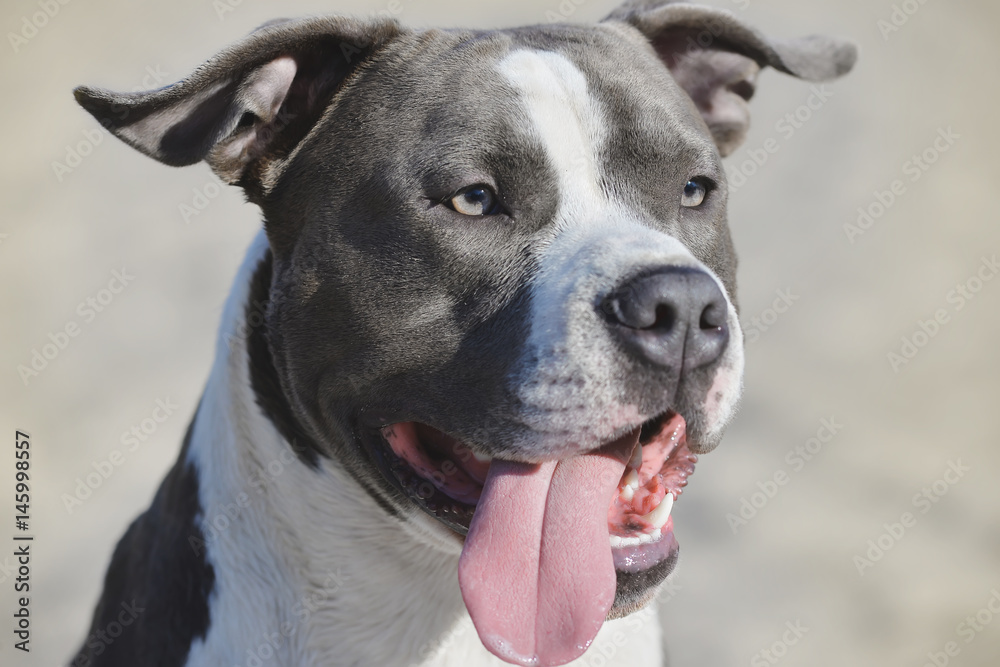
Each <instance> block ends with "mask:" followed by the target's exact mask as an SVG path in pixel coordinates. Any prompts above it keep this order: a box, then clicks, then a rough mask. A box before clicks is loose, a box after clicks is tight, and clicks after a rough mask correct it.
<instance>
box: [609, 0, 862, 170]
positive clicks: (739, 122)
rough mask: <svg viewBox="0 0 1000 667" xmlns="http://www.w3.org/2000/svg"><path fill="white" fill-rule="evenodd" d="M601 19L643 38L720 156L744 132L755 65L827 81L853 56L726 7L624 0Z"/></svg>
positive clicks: (843, 47) (834, 44) (835, 42)
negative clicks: (747, 19) (785, 34)
mask: <svg viewBox="0 0 1000 667" xmlns="http://www.w3.org/2000/svg"><path fill="white" fill-rule="evenodd" d="M605 20H607V21H622V22H624V23H628V24H630V25H632V26H633V27H635V28H638V30H639V31H640V32H641V33H642V34H643V35H645V36H646V38H647V39H648V40H649V41H650V43H651V44H652V45H653V48H654V49H656V52H657V53H658V54H659V56H660V58H661V59H662V60H663V62H664V63H665V64H666V66H667V67H668V68H669V69H670V72H671V74H673V77H674V79H675V80H676V81H677V83H678V84H679V85H680V86H681V87H682V88H683V89H684V90H685V91H686V92H687V93H688V95H690V97H691V99H692V100H693V101H694V103H695V106H696V107H697V108H698V111H699V112H700V113H701V116H702V118H703V119H704V120H705V124H706V125H708V129H709V131H710V132H711V133H712V138H713V139H714V140H715V143H716V145H717V146H718V148H719V153H720V154H721V155H723V156H725V155H729V154H730V153H732V152H733V151H734V150H735V149H736V147H737V146H739V145H740V144H741V143H742V142H743V139H744V138H745V137H746V133H747V130H748V129H749V127H750V109H749V107H748V105H747V101H748V100H749V99H750V98H751V97H752V96H753V93H754V90H755V87H756V82H757V74H758V72H759V71H760V68H762V67H768V66H770V67H773V68H774V69H776V70H778V71H781V72H784V73H786V74H791V75H792V76H797V77H799V78H801V79H805V80H807V81H827V80H829V79H834V78H836V77H839V76H841V75H843V74H846V73H847V72H849V71H850V70H851V68H852V67H853V66H854V62H855V60H857V47H855V45H854V44H853V43H851V42H849V41H846V40H843V39H837V38H834V37H824V36H821V35H812V36H809V37H803V38H800V39H793V40H776V39H768V38H767V37H765V36H764V35H763V34H761V33H760V32H758V31H757V30H755V29H753V28H751V27H750V26H748V25H746V24H745V23H743V22H742V21H740V20H739V19H737V18H736V16H734V15H733V14H732V13H731V12H728V11H726V10H723V9H715V8H712V7H702V6H699V5H693V4H687V3H679V2H672V1H671V0H659V1H658V2H657V1H649V0H634V1H631V2H626V3H625V4H623V5H622V6H621V7H619V8H618V9H616V10H615V11H614V12H612V14H611V15H610V16H608V18H607V19H605Z"/></svg>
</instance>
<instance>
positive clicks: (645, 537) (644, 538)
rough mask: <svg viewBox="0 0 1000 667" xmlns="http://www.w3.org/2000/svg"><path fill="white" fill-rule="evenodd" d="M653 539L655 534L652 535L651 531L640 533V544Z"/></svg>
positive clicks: (647, 542)
mask: <svg viewBox="0 0 1000 667" xmlns="http://www.w3.org/2000/svg"><path fill="white" fill-rule="evenodd" d="M652 541H653V536H652V535H650V534H649V533H640V534H639V544H649V543H650V542H652Z"/></svg>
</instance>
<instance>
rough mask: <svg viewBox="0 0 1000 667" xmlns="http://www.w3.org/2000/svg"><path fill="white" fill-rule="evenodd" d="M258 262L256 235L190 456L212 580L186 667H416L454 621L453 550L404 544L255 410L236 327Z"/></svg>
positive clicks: (356, 490) (337, 474)
mask: <svg viewBox="0 0 1000 667" xmlns="http://www.w3.org/2000/svg"><path fill="white" fill-rule="evenodd" d="M266 250H267V245H266V241H265V239H264V237H263V234H261V235H260V236H258V238H257V239H256V240H255V241H254V243H253V245H252V246H251V249H250V251H249V252H248V254H247V258H246V260H245V261H244V265H243V267H242V268H241V270H240V274H239V276H238V277H237V280H236V283H235V287H234V289H233V292H232V293H231V295H230V297H229V300H228V302H227V304H226V307H225V311H224V315H223V324H222V327H221V331H220V337H219V341H218V344H217V352H216V360H215V365H214V367H213V369H212V372H211V375H210V378H209V380H208V384H207V387H206V390H205V394H204V396H203V398H202V401H201V405H200V407H199V409H198V414H197V416H196V419H195V423H194V426H193V432H192V437H191V442H190V446H189V450H188V452H187V457H188V460H189V461H190V462H191V463H192V464H193V465H194V466H195V468H196V469H197V472H198V478H199V481H200V483H199V499H200V504H201V510H202V515H201V521H202V532H203V533H204V538H205V549H206V557H207V559H208V561H209V563H210V564H211V565H212V567H213V569H214V572H215V586H214V590H213V591H212V595H211V598H210V618H211V620H210V626H209V631H208V633H207V635H206V637H205V638H204V640H199V641H198V642H196V644H195V645H194V646H193V647H192V650H191V654H190V658H191V659H190V662H189V664H191V665H195V664H227V665H231V664H245V663H246V662H247V661H249V660H250V655H249V654H246V653H245V652H246V651H247V650H250V651H251V653H253V652H257V653H258V658H261V659H263V658H265V657H266V656H267V655H268V654H271V653H272V652H273V653H274V654H275V661H274V663H272V664H286V663H292V662H296V661H297V660H300V659H301V658H302V657H305V656H309V657H310V658H313V657H314V658H315V660H316V662H317V663H319V662H322V659H330V658H335V659H334V660H332V661H331V662H329V663H324V664H379V665H409V664H414V662H415V660H414V658H415V656H419V655H426V654H428V653H429V652H430V651H432V650H433V648H434V644H435V642H436V641H438V640H439V639H440V637H442V636H443V635H445V634H446V633H447V632H448V631H449V630H450V629H451V628H452V627H453V626H454V624H455V622H456V619H457V618H459V617H460V616H461V613H462V610H463V606H462V600H461V596H460V593H459V590H458V584H457V579H456V575H455V568H456V563H457V550H456V553H455V554H447V553H443V552H442V551H440V550H438V549H434V548H433V547H431V546H429V545H426V544H421V543H420V542H419V541H417V540H415V539H413V538H412V537H411V536H409V535H408V534H407V533H406V532H405V531H404V530H401V528H400V524H399V522H398V521H397V520H395V519H393V518H392V517H390V516H389V515H388V514H387V513H386V512H385V510H384V509H382V508H381V507H380V506H379V505H378V504H377V503H376V502H375V501H374V499H373V498H371V496H369V495H368V493H367V492H366V491H365V490H363V489H362V487H361V486H360V485H359V484H358V483H357V482H355V481H354V480H353V479H352V478H351V477H350V476H348V475H347V474H346V473H344V472H343V470H341V469H340V468H339V467H338V466H337V465H336V463H335V462H333V461H330V460H328V459H321V460H320V462H319V466H318V467H317V468H312V467H310V466H309V465H307V464H306V463H304V462H303V461H302V460H300V459H299V457H297V456H296V455H295V453H294V452H293V450H292V449H291V447H290V446H289V444H288V442H286V441H285V440H284V438H282V436H281V435H280V434H279V432H278V431H277V430H276V428H275V426H274V425H273V424H272V423H271V421H270V420H269V419H268V418H267V417H266V416H265V415H264V414H263V413H262V411H261V409H260V408H259V407H258V405H257V404H256V401H255V396H254V393H253V390H252V389H251V385H250V379H249V369H248V353H247V336H246V332H247V331H250V330H251V329H250V325H249V324H248V323H246V322H245V321H244V320H245V317H246V312H247V308H246V305H247V302H248V299H249V293H250V290H249V285H250V277H251V276H252V273H253V271H254V270H255V268H256V266H257V265H258V264H259V262H260V261H261V259H262V258H263V256H264V254H265V252H266ZM403 610H410V611H411V612H416V613H407V612H404V611H403ZM373 635H374V636H373ZM234 651H240V653H239V654H235V653H234ZM264 662H265V663H266V662H267V661H266V660H265V661H264ZM250 663H251V664H253V661H250ZM296 664H298V663H297V662H296ZM307 664H312V659H310V660H307ZM417 664H419V663H417Z"/></svg>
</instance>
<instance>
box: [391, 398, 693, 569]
mask: <svg viewBox="0 0 1000 667" xmlns="http://www.w3.org/2000/svg"><path fill="white" fill-rule="evenodd" d="M633 433H636V432H633ZM637 435H638V438H637V439H636V442H635V444H634V446H633V447H632V449H631V450H630V452H629V458H628V462H627V464H626V467H625V472H624V474H623V475H622V476H621V478H620V479H619V482H618V488H617V491H616V492H615V493H614V494H613V495H612V496H611V497H609V498H608V503H609V504H608V542H609V544H610V546H611V549H612V553H613V554H614V561H615V569H616V570H619V571H622V572H637V571H640V570H645V569H648V568H650V567H652V566H654V565H656V564H657V563H659V562H660V561H662V560H664V559H666V558H667V557H669V556H670V551H671V549H670V548H669V547H670V546H671V544H670V543H672V542H673V540H672V539H671V538H672V533H673V519H672V517H671V510H672V509H673V504H674V502H675V501H676V500H677V499H678V498H679V497H680V495H681V493H682V492H683V490H684V487H685V486H687V478H688V476H690V475H691V474H692V473H693V472H694V468H695V463H696V462H697V460H698V457H697V456H696V455H695V454H693V453H692V452H691V450H690V449H688V446H687V439H686V436H685V423H684V418H683V417H682V416H681V415H679V414H677V413H676V412H672V411H671V412H667V413H666V414H664V415H661V416H660V417H657V418H654V419H651V420H649V421H647V422H646V423H644V424H642V426H641V427H640V428H639V429H637ZM382 437H383V438H384V439H385V442H386V443H387V444H388V445H389V447H390V448H391V450H392V453H393V454H394V455H395V456H394V457H392V459H393V460H392V462H391V463H390V467H391V469H392V472H393V474H394V475H395V476H396V479H397V480H398V481H399V484H400V486H401V487H402V489H403V490H404V492H406V494H407V495H408V496H410V497H411V498H412V499H413V500H414V501H416V502H417V503H418V504H419V505H420V506H421V507H423V508H424V510H426V511H427V512H428V513H430V514H431V515H433V516H435V517H436V518H438V519H440V520H441V521H443V522H444V523H446V524H447V525H449V526H450V527H451V528H452V529H453V530H455V531H456V532H458V533H459V534H462V535H464V534H466V533H467V532H468V529H469V525H470V523H471V521H472V517H473V515H474V514H475V510H476V504H477V503H478V502H479V499H480V497H481V496H482V492H483V485H484V483H485V482H486V478H487V476H488V474H489V469H490V464H491V462H492V461H491V459H490V458H489V457H487V456H483V455H481V454H479V453H477V452H474V451H473V450H472V449H470V448H469V447H468V446H466V445H465V444H463V443H462V442H460V441H459V440H456V439H455V438H453V437H451V436H449V435H447V434H445V433H443V432H441V431H439V430H437V429H435V428H432V427H430V426H427V425H425V424H421V423H418V422H401V423H397V424H392V425H390V426H386V427H384V428H383V429H382ZM661 542H662V543H663V544H660V543H661ZM673 547H674V548H676V544H675V543H674V544H673Z"/></svg>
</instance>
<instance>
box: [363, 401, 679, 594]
mask: <svg viewBox="0 0 1000 667" xmlns="http://www.w3.org/2000/svg"><path fill="white" fill-rule="evenodd" d="M374 414H376V415H378V418H374V419H369V420H366V421H367V422H368V424H370V426H369V429H370V431H372V432H373V436H374V437H373V438H372V440H373V441H374V442H375V443H376V444H377V447H378V449H379V450H380V451H379V452H378V453H377V455H376V456H375V459H376V461H377V462H378V463H380V464H381V465H380V466H379V467H380V469H381V470H382V472H383V475H384V476H386V477H387V478H388V479H389V481H390V482H391V483H393V484H394V485H395V486H397V488H399V489H400V490H401V491H402V492H403V494H404V495H405V496H406V497H407V498H408V499H409V500H410V501H411V502H413V503H415V504H416V505H417V506H418V507H420V508H421V509H422V510H423V511H424V512H426V513H427V514H430V515H431V516H432V517H434V518H435V519H437V520H438V521H439V522H441V523H443V524H444V525H445V526H447V527H448V528H449V529H450V530H451V531H453V532H454V533H455V534H456V537H458V538H459V539H460V540H461V541H463V542H464V536H465V535H466V534H467V533H468V530H469V526H470V524H471V522H472V517H473V515H474V514H475V510H476V504H475V502H467V501H463V500H461V499H457V498H455V497H453V496H451V495H449V494H448V493H445V492H444V491H442V489H441V488H438V486H437V485H435V484H434V483H433V482H432V481H431V480H429V479H427V477H424V476H421V475H420V474H419V472H418V471H417V470H416V469H415V468H414V466H413V465H411V464H410V463H409V462H408V461H406V460H404V458H403V457H401V456H400V455H399V454H397V453H396V452H395V451H393V447H392V445H391V444H390V442H389V441H388V440H387V438H386V429H392V428H393V427H396V426H399V425H401V424H407V425H412V426H413V427H416V428H419V429H421V430H423V431H424V432H425V433H426V432H427V431H428V430H430V431H433V432H436V433H438V434H440V435H441V436H443V437H445V438H448V439H449V440H451V441H452V442H454V443H456V444H458V445H460V446H462V447H464V445H462V443H461V441H460V440H459V439H457V438H454V437H453V436H450V435H447V434H446V433H445V431H444V430H442V429H438V428H436V427H434V426H431V425H429V424H428V423H427V422H425V421H417V420H412V419H403V420H398V421H397V420H393V419H388V418H386V417H387V415H386V414H385V412H384V411H382V412H378V413H374ZM400 416H402V415H400ZM406 416H407V417H410V416H411V415H406ZM672 420H679V421H680V423H681V424H683V422H684V420H683V417H680V415H678V414H677V413H674V412H672V411H669V410H668V411H666V412H665V413H663V414H661V415H659V416H658V417H654V418H653V419H649V420H647V421H646V422H644V423H643V424H642V426H643V432H642V440H644V441H646V442H645V444H646V445H647V446H648V445H649V444H650V441H651V440H652V439H654V438H656V437H658V436H659V435H660V434H661V433H662V432H663V431H664V430H665V428H666V427H667V426H669V425H670V424H673V423H675V422H674V421H672ZM634 428H638V426H637V427H634ZM465 452H466V453H467V454H468V455H471V454H472V450H471V449H469V448H467V447H466V448H465ZM685 452H686V454H687V455H689V456H690V458H691V461H692V464H691V468H692V469H693V461H694V460H696V458H697V457H695V456H694V455H693V454H691V453H690V450H685ZM438 453H439V454H440V451H438ZM671 455H672V451H671V452H667V453H666V454H664V455H663V457H662V458H663V463H662V471H661V472H669V471H667V470H666V469H667V467H668V460H670V459H671ZM470 460H471V459H470ZM456 463H458V462H456ZM647 467H648V466H643V468H647ZM424 472H425V473H426V470H424ZM690 472H691V471H690V470H689V471H687V472H686V473H685V474H684V475H683V478H684V479H683V480H681V483H680V484H675V485H674V486H672V487H670V488H669V489H668V490H666V493H670V492H671V491H673V492H674V496H675V497H677V496H679V495H680V493H681V490H682V488H683V486H684V485H685V484H686V477H687V475H688V474H690ZM659 474H660V473H659V472H656V473H654V475H659ZM482 477H485V469H483V470H482V474H481V476H480V480H479V490H481V478H482ZM647 481H648V479H647ZM661 491H662V489H661ZM661 498H662V496H661ZM466 500H471V499H466ZM613 506H614V503H612V508H613ZM609 512H610V510H609ZM644 525H645V524H642V522H641V521H640V522H638V523H637V524H636V525H633V526H631V528H630V529H631V530H633V531H634V533H628V532H626V528H624V527H622V526H619V530H617V531H614V530H612V529H609V537H610V535H611V534H615V533H616V532H617V533H618V534H619V535H625V534H634V535H640V534H641V532H642V531H643V526H644ZM645 532H649V526H648V525H645ZM609 546H610V549H611V552H612V555H613V558H614V562H615V569H616V570H617V571H618V572H619V575H620V576H626V577H627V576H629V575H635V574H637V573H643V572H652V571H653V570H654V568H655V569H657V570H663V572H662V577H659V578H660V579H662V578H664V577H666V576H667V574H669V572H670V571H671V570H672V569H673V563H674V562H675V561H676V556H677V553H678V549H679V547H678V545H677V541H676V538H675V537H674V533H673V518H672V517H671V518H669V519H668V520H667V523H666V524H665V525H663V526H662V527H661V529H660V536H659V539H656V540H655V541H649V542H644V543H641V544H624V545H619V546H615V545H613V544H612V545H609ZM667 561H670V566H669V567H666V568H664V567H662V566H664V565H665V564H666V562H667ZM658 566H660V567H658ZM616 604H617V603H616Z"/></svg>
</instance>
